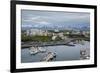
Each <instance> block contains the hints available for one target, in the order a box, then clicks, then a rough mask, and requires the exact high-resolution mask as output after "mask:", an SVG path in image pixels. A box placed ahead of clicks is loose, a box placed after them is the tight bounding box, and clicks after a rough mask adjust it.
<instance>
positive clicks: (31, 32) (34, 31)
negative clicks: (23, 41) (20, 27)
mask: <svg viewBox="0 0 100 73" xmlns="http://www.w3.org/2000/svg"><path fill="white" fill-rule="evenodd" d="M26 35H27V36H28V35H30V36H31V35H39V36H47V35H48V31H46V30H40V29H30V30H27V31H26Z"/></svg>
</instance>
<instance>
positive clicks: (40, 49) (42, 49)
mask: <svg viewBox="0 0 100 73" xmlns="http://www.w3.org/2000/svg"><path fill="white" fill-rule="evenodd" d="M38 49H39V51H40V52H42V53H43V52H46V49H44V48H42V47H38Z"/></svg>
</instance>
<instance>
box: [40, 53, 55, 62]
mask: <svg viewBox="0 0 100 73" xmlns="http://www.w3.org/2000/svg"><path fill="white" fill-rule="evenodd" d="M55 57H56V53H53V52H48V54H47V55H46V56H45V57H44V58H43V59H42V60H41V61H47V62H48V61H51V60H52V59H53V58H55Z"/></svg>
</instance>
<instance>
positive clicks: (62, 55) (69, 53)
mask: <svg viewBox="0 0 100 73" xmlns="http://www.w3.org/2000/svg"><path fill="white" fill-rule="evenodd" d="M43 48H45V49H47V51H46V52H45V53H38V54H35V55H31V54H30V53H29V48H25V49H21V62H22V63H28V62H40V60H41V59H42V58H44V57H45V56H46V55H47V53H48V52H54V53H56V58H54V59H53V61H67V60H80V49H84V48H87V49H90V43H89V42H87V41H85V44H84V45H81V44H75V46H65V45H59V46H48V47H43Z"/></svg>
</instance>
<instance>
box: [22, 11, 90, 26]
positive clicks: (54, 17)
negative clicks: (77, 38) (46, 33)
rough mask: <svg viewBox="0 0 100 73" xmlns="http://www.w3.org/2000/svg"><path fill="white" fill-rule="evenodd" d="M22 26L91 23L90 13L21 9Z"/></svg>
mask: <svg viewBox="0 0 100 73" xmlns="http://www.w3.org/2000/svg"><path fill="white" fill-rule="evenodd" d="M21 16H22V19H21V20H22V27H41V26H48V27H49V26H50V27H56V26H58V27H68V26H76V27H77V25H79V24H81V25H83V24H85V25H87V26H88V25H90V14H89V13H82V12H81V13H78V12H77V13H76V12H60V11H36V10H21Z"/></svg>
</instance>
